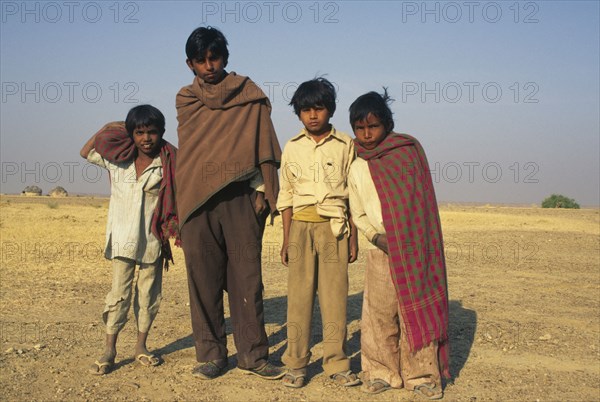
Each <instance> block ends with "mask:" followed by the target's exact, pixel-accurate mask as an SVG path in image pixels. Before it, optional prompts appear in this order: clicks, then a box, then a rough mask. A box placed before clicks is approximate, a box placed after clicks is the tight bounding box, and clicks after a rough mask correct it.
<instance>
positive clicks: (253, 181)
mask: <svg viewBox="0 0 600 402" xmlns="http://www.w3.org/2000/svg"><path fill="white" fill-rule="evenodd" d="M250 187H252V188H253V189H255V190H256V191H260V192H261V193H264V192H265V180H264V179H263V176H262V173H261V172H260V170H258V169H257V170H256V173H255V174H254V176H252V177H251V178H250Z"/></svg>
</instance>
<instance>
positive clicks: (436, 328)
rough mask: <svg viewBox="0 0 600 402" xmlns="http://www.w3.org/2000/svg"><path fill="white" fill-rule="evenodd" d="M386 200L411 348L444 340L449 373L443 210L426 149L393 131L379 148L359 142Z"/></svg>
mask: <svg viewBox="0 0 600 402" xmlns="http://www.w3.org/2000/svg"><path fill="white" fill-rule="evenodd" d="M356 150H357V152H358V156H360V157H361V158H363V159H365V160H366V161H367V163H368V165H369V170H370V172H371V176H372V177H373V182H374V183H375V188H376V189H377V194H378V196H379V199H380V201H381V209H382V214H383V225H384V227H385V232H386V234H387V240H388V253H389V260H390V271H391V274H392V279H393V281H394V285H395V287H396V292H397V296H398V301H399V305H400V314H401V318H402V320H403V322H404V323H405V325H406V330H407V331H406V332H407V333H406V336H407V339H408V342H409V345H410V348H411V350H413V351H415V350H419V349H421V348H422V347H424V346H427V345H428V344H430V343H431V342H432V341H437V342H438V343H439V357H440V366H441V371H442V375H444V376H445V377H447V378H448V377H449V376H450V375H449V345H448V343H449V342H448V287H447V280H446V263H445V260H444V249H443V241H442V231H441V225H440V218H439V212H438V207H437V202H436V198H435V192H434V188H433V182H432V180H431V174H430V173H429V165H428V163H427V158H426V157H425V152H424V150H423V148H422V147H421V144H419V142H418V141H417V140H416V139H415V138H413V137H411V136H409V135H406V134H397V133H390V134H389V135H388V136H387V137H386V138H385V139H384V140H383V141H382V142H381V143H380V144H379V145H378V146H377V147H376V148H375V149H373V150H367V149H365V148H363V147H362V146H360V144H358V143H356Z"/></svg>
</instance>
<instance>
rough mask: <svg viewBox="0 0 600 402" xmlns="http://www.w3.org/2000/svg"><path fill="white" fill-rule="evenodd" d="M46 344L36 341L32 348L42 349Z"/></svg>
mask: <svg viewBox="0 0 600 402" xmlns="http://www.w3.org/2000/svg"><path fill="white" fill-rule="evenodd" d="M45 347H46V346H44V345H42V344H41V343H38V344H37V345H35V346H34V347H33V348H34V349H35V350H42V349H44V348H45Z"/></svg>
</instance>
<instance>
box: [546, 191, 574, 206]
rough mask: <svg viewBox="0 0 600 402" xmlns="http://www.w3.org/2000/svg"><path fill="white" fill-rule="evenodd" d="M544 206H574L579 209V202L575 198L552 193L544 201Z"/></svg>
mask: <svg viewBox="0 0 600 402" xmlns="http://www.w3.org/2000/svg"><path fill="white" fill-rule="evenodd" d="M542 208H572V209H579V204H578V203H576V202H575V200H574V199H572V198H568V197H565V196H564V195H560V194H552V195H551V196H550V197H548V198H546V199H545V200H544V201H542Z"/></svg>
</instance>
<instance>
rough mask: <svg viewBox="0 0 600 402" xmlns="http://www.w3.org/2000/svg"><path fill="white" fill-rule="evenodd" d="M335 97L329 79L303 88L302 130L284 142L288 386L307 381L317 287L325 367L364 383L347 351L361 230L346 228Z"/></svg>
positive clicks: (345, 146)
mask: <svg viewBox="0 0 600 402" xmlns="http://www.w3.org/2000/svg"><path fill="white" fill-rule="evenodd" d="M335 98H336V94H335V88H334V87H333V85H332V84H331V83H330V82H329V81H328V80H326V79H324V78H316V79H313V80H311V81H307V82H304V83H302V84H301V85H300V86H299V87H298V89H297V90H296V92H295V93H294V96H293V97H292V100H291V102H290V105H292V106H293V107H294V112H295V113H296V115H297V116H298V118H299V119H300V121H301V122H302V124H303V125H304V128H303V129H302V131H301V132H300V133H299V134H298V135H296V136H295V137H293V138H292V139H291V140H290V141H289V142H288V143H287V144H286V146H285V149H284V151H283V156H282V158H281V163H282V169H281V190H280V191H279V201H278V202H277V209H278V210H279V211H280V212H281V215H282V219H283V246H282V248H281V261H282V263H283V265H285V266H287V267H288V268H289V271H288V272H289V273H288V316H287V321H288V345H287V349H286V351H285V354H284V355H283V358H282V361H283V362H284V363H285V364H286V365H287V366H288V368H289V369H288V372H287V373H286V375H285V376H284V378H283V384H284V385H285V386H287V387H291V388H299V387H302V386H304V383H305V378H306V366H308V363H309V361H310V357H311V353H310V333H311V320H312V312H313V305H314V299H315V293H316V292H317V291H318V293H319V305H320V307H321V313H322V318H323V338H324V340H323V369H324V371H325V373H326V374H327V375H328V376H329V377H330V378H332V379H333V380H334V381H336V382H337V383H339V384H341V385H343V386H352V385H357V384H358V383H359V382H360V380H359V379H358V377H357V376H356V374H354V373H352V371H350V360H349V359H348V357H347V356H346V352H345V342H346V302H347V297H348V262H354V261H355V260H356V257H357V253H358V242H357V238H356V230H355V229H354V227H353V225H352V230H351V231H349V230H348V211H347V202H348V188H347V185H346V177H347V174H348V171H349V169H350V164H351V162H352V160H353V159H354V144H353V142H352V139H351V138H350V137H349V136H348V135H346V134H344V133H341V132H339V131H337V130H336V129H335V128H334V127H333V126H332V125H331V124H330V123H329V119H330V118H331V117H332V116H333V113H334V112H335V106H336V105H335ZM350 223H351V222H350ZM349 243H350V244H349Z"/></svg>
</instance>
